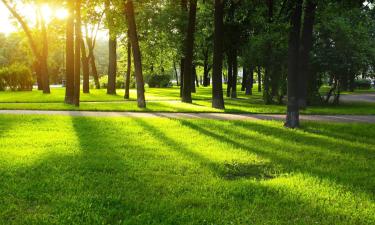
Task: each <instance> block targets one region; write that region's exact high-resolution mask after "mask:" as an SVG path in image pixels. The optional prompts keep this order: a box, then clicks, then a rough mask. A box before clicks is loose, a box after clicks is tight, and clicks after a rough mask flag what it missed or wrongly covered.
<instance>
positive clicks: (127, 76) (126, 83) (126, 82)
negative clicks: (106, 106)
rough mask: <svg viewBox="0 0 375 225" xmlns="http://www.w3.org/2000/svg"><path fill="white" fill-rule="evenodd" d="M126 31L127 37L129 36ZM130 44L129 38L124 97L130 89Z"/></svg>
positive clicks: (126, 96) (127, 95)
mask: <svg viewBox="0 0 375 225" xmlns="http://www.w3.org/2000/svg"><path fill="white" fill-rule="evenodd" d="M129 36H130V35H129V33H128V38H129ZM131 51H132V46H131V43H130V40H128V63H127V69H126V78H125V96H124V98H125V99H129V97H130V96H129V90H130V74H131V69H132V57H131V56H132V52H131Z"/></svg>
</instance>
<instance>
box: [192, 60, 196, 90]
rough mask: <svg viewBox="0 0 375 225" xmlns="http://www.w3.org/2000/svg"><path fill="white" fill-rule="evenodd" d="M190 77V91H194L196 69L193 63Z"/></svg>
mask: <svg viewBox="0 0 375 225" xmlns="http://www.w3.org/2000/svg"><path fill="white" fill-rule="evenodd" d="M191 74H192V79H191V93H196V92H197V89H196V88H195V85H196V83H195V82H196V80H197V69H196V68H195V65H194V64H193V68H192V71H191Z"/></svg>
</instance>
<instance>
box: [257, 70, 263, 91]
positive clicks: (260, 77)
mask: <svg viewBox="0 0 375 225" xmlns="http://www.w3.org/2000/svg"><path fill="white" fill-rule="evenodd" d="M257 70H258V71H257V73H258V92H262V70H261V68H260V66H258V68H257Z"/></svg>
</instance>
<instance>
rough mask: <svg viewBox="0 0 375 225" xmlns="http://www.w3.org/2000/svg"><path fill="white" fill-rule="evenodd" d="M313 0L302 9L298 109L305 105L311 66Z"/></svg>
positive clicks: (308, 1)
mask: <svg viewBox="0 0 375 225" xmlns="http://www.w3.org/2000/svg"><path fill="white" fill-rule="evenodd" d="M316 6H317V4H316V3H315V0H307V2H306V5H305V9H304V22H303V30H302V37H301V47H300V57H299V58H300V62H299V63H300V64H299V75H300V78H299V85H298V90H299V99H298V105H299V107H300V109H305V108H306V107H307V86H308V83H307V81H308V80H310V79H311V78H310V76H312V75H311V68H310V52H311V49H312V47H313V28H314V22H315V12H316Z"/></svg>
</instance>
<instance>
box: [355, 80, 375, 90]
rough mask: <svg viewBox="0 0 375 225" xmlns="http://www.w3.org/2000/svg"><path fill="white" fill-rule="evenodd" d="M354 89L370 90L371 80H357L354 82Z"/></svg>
mask: <svg viewBox="0 0 375 225" xmlns="http://www.w3.org/2000/svg"><path fill="white" fill-rule="evenodd" d="M354 84H355V88H358V89H370V88H371V80H366V79H359V80H356V81H355V82H354Z"/></svg>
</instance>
